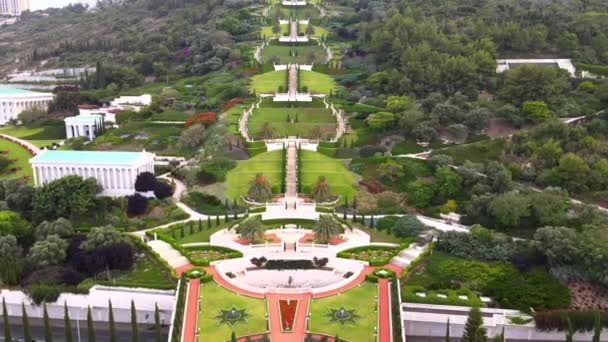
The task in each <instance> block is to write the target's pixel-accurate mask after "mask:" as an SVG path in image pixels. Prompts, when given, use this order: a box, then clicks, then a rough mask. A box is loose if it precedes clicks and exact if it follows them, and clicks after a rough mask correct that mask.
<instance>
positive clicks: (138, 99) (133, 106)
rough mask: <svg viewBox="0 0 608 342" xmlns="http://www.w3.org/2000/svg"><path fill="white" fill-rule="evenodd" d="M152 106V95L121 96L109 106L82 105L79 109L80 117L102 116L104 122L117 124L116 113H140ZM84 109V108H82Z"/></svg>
mask: <svg viewBox="0 0 608 342" xmlns="http://www.w3.org/2000/svg"><path fill="white" fill-rule="evenodd" d="M151 104H152V95H150V94H143V95H141V96H121V97H117V98H115V99H114V100H112V101H110V104H109V106H104V107H96V106H89V105H82V106H79V108H78V113H79V114H80V115H102V116H103V117H104V121H105V122H108V123H114V124H115V123H116V113H119V112H121V111H125V110H132V111H134V112H139V111H140V110H141V109H142V108H143V107H144V106H149V105H151ZM81 107H82V108H81Z"/></svg>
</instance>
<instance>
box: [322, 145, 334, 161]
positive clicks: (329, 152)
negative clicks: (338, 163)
mask: <svg viewBox="0 0 608 342" xmlns="http://www.w3.org/2000/svg"><path fill="white" fill-rule="evenodd" d="M336 150H337V149H335V148H329V147H321V146H319V147H318V148H317V152H319V153H321V154H324V155H326V156H328V157H332V158H333V157H334V156H335V155H336Z"/></svg>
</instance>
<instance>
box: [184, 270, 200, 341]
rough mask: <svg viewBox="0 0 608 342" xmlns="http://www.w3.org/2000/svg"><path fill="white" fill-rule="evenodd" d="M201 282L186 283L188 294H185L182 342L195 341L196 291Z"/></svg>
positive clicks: (191, 281) (197, 280)
mask: <svg viewBox="0 0 608 342" xmlns="http://www.w3.org/2000/svg"><path fill="white" fill-rule="evenodd" d="M200 285H201V282H200V280H199V279H191V280H190V282H189V283H188V292H187V293H186V312H185V315H184V316H185V317H184V325H183V330H182V342H195V341H196V323H197V317H198V315H197V313H198V291H199V289H200Z"/></svg>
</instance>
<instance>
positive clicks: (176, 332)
mask: <svg viewBox="0 0 608 342" xmlns="http://www.w3.org/2000/svg"><path fill="white" fill-rule="evenodd" d="M187 282H188V279H187V278H186V275H185V274H182V277H181V279H180V281H179V286H178V287H177V303H176V304H175V316H174V317H173V322H171V324H172V325H173V332H172V334H171V336H169V341H171V342H179V341H180V340H181V338H182V322H183V320H184V311H186V283H187Z"/></svg>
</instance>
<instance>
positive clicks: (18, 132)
mask: <svg viewBox="0 0 608 342" xmlns="http://www.w3.org/2000/svg"><path fill="white" fill-rule="evenodd" d="M0 133H3V134H8V135H12V136H14V137H17V138H21V139H24V140H27V141H29V142H30V143H32V144H34V145H36V146H38V147H42V146H47V145H51V144H52V143H54V142H56V141H57V140H61V139H65V126H64V124H63V121H53V122H49V123H48V124H42V125H28V126H25V125H24V126H5V127H2V128H0Z"/></svg>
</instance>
